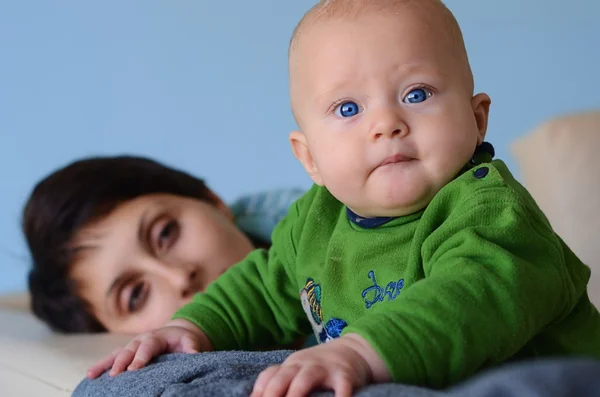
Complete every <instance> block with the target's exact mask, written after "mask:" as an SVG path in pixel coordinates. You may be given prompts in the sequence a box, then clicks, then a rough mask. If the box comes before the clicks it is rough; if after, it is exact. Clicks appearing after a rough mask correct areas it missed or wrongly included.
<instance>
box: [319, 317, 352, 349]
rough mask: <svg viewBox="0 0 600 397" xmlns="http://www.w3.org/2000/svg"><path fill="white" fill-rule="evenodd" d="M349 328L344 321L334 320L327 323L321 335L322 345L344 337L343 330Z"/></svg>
mask: <svg viewBox="0 0 600 397" xmlns="http://www.w3.org/2000/svg"><path fill="white" fill-rule="evenodd" d="M347 326H348V323H346V322H345V321H344V320H341V319H339V318H332V319H330V320H329V321H327V324H325V328H323V330H321V332H320V333H319V341H321V343H326V342H329V341H330V340H332V339H335V338H339V337H340V336H341V335H342V330H343V329H344V328H346V327H347Z"/></svg>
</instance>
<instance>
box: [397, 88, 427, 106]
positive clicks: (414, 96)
mask: <svg viewBox="0 0 600 397" xmlns="http://www.w3.org/2000/svg"><path fill="white" fill-rule="evenodd" d="M432 95H433V93H432V92H431V91H430V90H428V89H427V88H415V89H414V90H411V91H410V92H409V93H408V94H407V95H406V96H405V97H404V99H403V101H402V102H404V103H421V102H425V101H426V100H427V99H429V98H430V97H431V96H432Z"/></svg>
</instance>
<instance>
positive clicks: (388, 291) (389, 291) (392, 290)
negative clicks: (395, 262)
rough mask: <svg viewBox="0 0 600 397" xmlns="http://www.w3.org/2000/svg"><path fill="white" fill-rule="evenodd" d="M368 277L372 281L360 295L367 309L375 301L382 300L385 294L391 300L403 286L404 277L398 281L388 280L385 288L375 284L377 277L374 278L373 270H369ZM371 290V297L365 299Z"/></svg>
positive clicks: (398, 293)
mask: <svg viewBox="0 0 600 397" xmlns="http://www.w3.org/2000/svg"><path fill="white" fill-rule="evenodd" d="M369 278H370V279H371V281H372V282H373V285H372V286H370V287H369V288H366V289H365V290H363V292H362V297H363V299H364V300H365V305H366V307H367V309H370V308H371V307H372V306H373V305H374V304H376V303H377V302H383V301H384V299H385V297H386V296H387V299H388V302H389V301H393V300H394V299H396V298H397V297H398V295H400V291H401V290H402V288H404V279H400V280H398V281H390V282H389V283H388V285H387V286H386V287H385V289H383V288H382V287H381V286H379V284H377V279H376V278H375V272H374V271H373V270H371V271H370V272H369ZM371 292H373V295H372V299H367V295H369V293H371Z"/></svg>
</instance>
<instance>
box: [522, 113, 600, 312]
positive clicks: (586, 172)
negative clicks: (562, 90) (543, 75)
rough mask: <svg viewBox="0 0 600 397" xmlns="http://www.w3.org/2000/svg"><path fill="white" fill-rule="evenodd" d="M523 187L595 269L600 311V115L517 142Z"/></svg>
mask: <svg viewBox="0 0 600 397" xmlns="http://www.w3.org/2000/svg"><path fill="white" fill-rule="evenodd" d="M513 154H514V155H515V157H516V160H517V162H518V165H519V173H520V176H521V180H522V182H523V184H524V185H525V186H526V187H527V189H528V190H529V192H530V193H531V195H532V196H533V198H534V199H535V200H536V201H537V203H538V204H539V206H540V208H541V209H542V210H543V211H544V213H545V214H546V216H547V217H548V219H549V220H550V223H551V224H552V226H553V228H554V230H556V232H557V233H558V234H559V235H560V236H561V237H562V238H563V239H564V241H565V242H566V243H567V244H568V245H569V247H570V248H571V249H572V250H573V251H574V252H575V253H576V254H577V255H578V256H579V257H580V258H581V260H582V261H583V262H585V263H586V264H587V265H588V266H590V267H591V269H592V279H591V281H590V284H589V286H588V291H589V294H590V298H591V299H592V301H593V302H594V303H595V305H596V307H600V111H589V112H584V113H579V114H573V115H568V116H564V117H559V118H556V119H554V120H550V121H549V122H547V123H544V124H543V125H541V126H539V127H538V128H536V129H535V130H534V131H532V132H531V133H530V134H527V135H526V136H524V137H523V138H521V139H519V140H518V141H516V142H515V143H514V145H513Z"/></svg>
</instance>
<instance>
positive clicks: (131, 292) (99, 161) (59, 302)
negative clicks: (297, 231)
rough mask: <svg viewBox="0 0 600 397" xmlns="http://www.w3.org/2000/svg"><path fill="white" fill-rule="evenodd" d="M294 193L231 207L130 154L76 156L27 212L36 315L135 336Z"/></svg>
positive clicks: (255, 233)
mask: <svg viewBox="0 0 600 397" xmlns="http://www.w3.org/2000/svg"><path fill="white" fill-rule="evenodd" d="M301 194H302V191H300V190H287V191H275V192H269V193H263V194H258V195H255V196H248V197H245V198H243V199H241V200H239V201H237V202H236V203H235V204H234V205H233V206H232V207H228V206H227V205H225V203H223V201H222V200H221V199H220V198H219V197H218V196H217V195H215V194H214V193H213V192H212V191H211V190H210V189H209V188H208V187H207V186H206V185H205V184H204V182H203V181H202V180H200V179H197V178H195V177H193V176H191V175H189V174H187V173H185V172H182V171H179V170H176V169H173V168H169V167H166V166H165V165H163V164H161V163H158V162H156V161H153V160H150V159H147V158H142V157H132V156H118V157H96V158H89V159H84V160H79V161H76V162H74V163H71V164H69V165H67V166H66V167H64V168H62V169H59V170H57V171H55V172H53V173H52V174H50V175H49V176H47V177H46V178H45V179H43V180H42V181H41V182H39V183H38V185H37V186H36V187H35V188H34V190H33V192H32V194H31V196H30V198H29V200H28V202H27V204H26V206H25V208H24V210H23V224H22V226H23V232H24V234H25V238H26V240H27V244H28V247H29V250H30V252H31V256H32V260H33V267H32V269H31V271H30V273H29V289H30V293H31V300H32V303H31V304H32V309H33V312H34V313H35V314H36V316H37V317H39V318H40V319H41V320H43V321H44V322H46V323H47V324H48V325H49V326H50V327H51V328H52V329H54V330H56V331H60V332H66V333H74V332H103V331H111V332H120V333H140V332H144V331H148V330H151V329H154V328H157V327H159V326H161V325H162V324H164V323H165V322H166V321H167V320H169V318H170V317H171V315H172V314H173V313H174V312H175V311H176V310H177V309H178V308H179V307H181V306H182V305H184V304H185V303H187V302H189V301H190V300H191V298H192V296H193V295H194V294H195V293H197V292H199V291H202V290H203V289H204V288H205V287H206V286H207V284H208V283H210V282H211V281H213V280H214V279H216V278H217V277H218V276H219V275H220V274H222V273H223V272H224V271H226V270H227V269H228V268H229V267H230V266H232V265H233V264H235V263H236V262H238V261H239V260H240V259H242V258H243V257H244V256H245V255H247V254H248V253H249V252H250V251H251V250H253V249H254V248H256V247H260V248H267V247H268V246H269V244H270V233H271V231H272V229H273V227H274V226H275V224H276V223H277V221H278V220H279V219H281V218H282V217H283V216H284V215H285V213H286V212H287V209H288V207H289V205H290V204H291V203H292V202H293V201H294V200H295V199H296V198H298V197H299V196H300V195H301Z"/></svg>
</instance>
